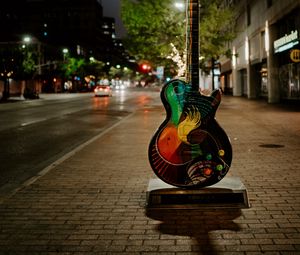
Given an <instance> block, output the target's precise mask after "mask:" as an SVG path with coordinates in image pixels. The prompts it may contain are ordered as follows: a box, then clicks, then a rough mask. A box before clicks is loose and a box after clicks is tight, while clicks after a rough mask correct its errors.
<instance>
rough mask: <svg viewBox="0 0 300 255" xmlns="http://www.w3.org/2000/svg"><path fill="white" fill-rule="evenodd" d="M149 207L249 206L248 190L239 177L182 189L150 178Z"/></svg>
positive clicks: (225, 178)
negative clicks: (200, 186) (199, 187)
mask: <svg viewBox="0 0 300 255" xmlns="http://www.w3.org/2000/svg"><path fill="white" fill-rule="evenodd" d="M146 206H147V208H149V209H150V208H161V209H162V208H166V209H170V208H176V209H179V208H180V209H199V208H220V207H222V208H249V207H250V205H249V201H248V196H247V190H246V187H245V186H244V184H243V183H242V182H241V180H240V179H239V178H238V177H224V178H223V179H222V180H221V181H220V182H218V183H216V184H214V185H212V186H209V187H205V188H201V189H182V188H178V187H175V186H172V185H169V184H167V183H165V182H163V181H162V180H160V179H158V178H157V179H150V181H149V185H148V190H147V205H146Z"/></svg>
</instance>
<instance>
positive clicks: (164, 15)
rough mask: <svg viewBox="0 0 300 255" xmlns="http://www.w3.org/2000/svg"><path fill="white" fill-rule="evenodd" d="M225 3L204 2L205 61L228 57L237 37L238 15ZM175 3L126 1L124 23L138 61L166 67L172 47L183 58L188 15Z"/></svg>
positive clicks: (167, 0) (217, 0) (202, 39)
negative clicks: (235, 22) (235, 23)
mask: <svg viewBox="0 0 300 255" xmlns="http://www.w3.org/2000/svg"><path fill="white" fill-rule="evenodd" d="M222 2H223V1H222V0H201V9H200V53H201V57H202V58H203V61H207V60H208V59H210V60H211V59H218V58H219V57H220V56H221V55H223V54H226V53H227V52H226V47H225V46H226V42H228V41H230V40H232V38H233V37H234V33H233V32H232V31H231V30H230V27H231V26H230V25H231V24H232V22H233V20H234V17H235V16H234V11H233V10H232V9H231V8H229V7H226V6H223V5H222ZM173 4H174V1H171V0H122V13H121V14H122V20H123V22H124V25H125V27H126V29H127V31H128V37H127V38H126V40H125V43H126V47H127V48H128V50H129V51H130V53H131V54H132V55H134V56H135V57H136V58H137V59H139V60H141V59H146V60H149V61H151V62H152V63H153V64H154V65H155V64H162V63H163V64H166V63H167V62H168V60H170V58H169V59H168V60H167V58H168V56H170V54H171V53H172V47H173V46H174V47H175V49H176V50H178V51H179V52H180V54H179V55H180V56H181V57H182V56H183V55H184V54H183V50H184V48H185V17H184V15H185V13H184V12H179V10H177V9H176V8H174V7H173ZM171 43H172V44H173V46H172V45H171Z"/></svg>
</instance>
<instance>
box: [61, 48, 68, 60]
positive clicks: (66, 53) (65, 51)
mask: <svg viewBox="0 0 300 255" xmlns="http://www.w3.org/2000/svg"><path fill="white" fill-rule="evenodd" d="M62 52H63V55H64V61H65V60H66V56H67V55H68V53H69V50H68V49H67V48H63V50H62Z"/></svg>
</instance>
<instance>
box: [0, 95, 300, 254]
mask: <svg viewBox="0 0 300 255" xmlns="http://www.w3.org/2000/svg"><path fill="white" fill-rule="evenodd" d="M223 101H224V102H223V103H222V105H221V109H220V110H219V111H218V113H217V119H218V121H219V122H220V124H221V126H222V127H223V128H224V129H225V130H226V131H227V133H228V135H229V136H230V137H231V140H232V145H233V149H234V159H233V164H232V168H231V170H230V172H229V173H228V175H232V176H238V177H240V178H241V179H242V181H243V182H244V184H245V186H246V187H247V189H248V195H249V198H250V203H251V208H250V209H243V210H237V209H231V210H229V209H228V210H226V209H222V210H221V209H220V210H175V209H173V210H161V211H146V209H145V208H144V205H145V202H146V189H147V186H148V181H149V179H150V178H153V177H154V176H153V173H152V170H151V169H150V166H149V164H148V159H147V147H148V142H149V140H150V138H151V135H152V134H153V132H154V130H155V129H156V128H157V127H158V125H159V124H160V123H161V121H162V120H163V119H164V113H163V110H162V107H158V106H152V107H151V106H150V107H147V108H144V109H141V110H139V111H137V112H135V113H134V114H132V115H130V116H129V117H128V118H126V119H124V120H123V121H121V122H120V123H119V124H118V125H117V126H115V127H114V128H113V129H111V130H109V131H108V132H107V133H106V134H105V135H103V136H101V137H100V138H98V139H97V140H95V141H93V142H92V143H90V144H89V145H87V146H86V147H84V148H83V149H82V150H80V151H78V152H76V154H75V155H73V156H71V157H69V158H68V159H66V160H65V161H63V162H62V163H60V164H58V165H56V166H55V167H54V168H52V169H51V170H50V171H48V172H46V173H45V174H44V175H43V176H41V177H40V178H38V179H37V180H35V181H34V182H33V183H31V184H28V185H27V186H25V187H23V188H22V189H20V190H19V191H18V192H17V193H16V194H14V195H13V196H11V197H10V198H8V199H7V200H5V201H4V202H3V203H2V204H1V205H0V254H3V255H4V254H5V255H7V254H28V255H29V254H30V255H35V254H39V255H40V254H43V255H44V254H63V255H67V254H68V255H70V254H71V255H73V254H74V255H75V254H77V255H79V254H84V255H94V254H99V255H100V254H148V255H150V254H164V255H175V254H182V255H185V254H222V255H223V254H224V255H226V254H247V255H248V254H249V255H250V254H251V255H252V254H253V255H254V254H269V255H271V254H300V203H299V201H300V198H299V194H300V185H299V181H300V174H299V171H300V159H299V158H300V157H299V154H300V131H299V127H300V117H297V116H299V112H292V111H285V110H282V109H280V108H276V107H271V106H268V105H266V104H264V103H259V102H253V101H249V100H244V99H239V98H232V97H225V98H224V99H223ZM275 145H278V146H275ZM281 146H282V147H281ZM269 147H277V148H269Z"/></svg>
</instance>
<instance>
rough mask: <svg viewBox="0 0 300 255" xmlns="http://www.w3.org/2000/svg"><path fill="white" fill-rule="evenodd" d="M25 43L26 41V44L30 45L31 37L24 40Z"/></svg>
mask: <svg viewBox="0 0 300 255" xmlns="http://www.w3.org/2000/svg"><path fill="white" fill-rule="evenodd" d="M23 41H24V42H25V43H30V42H31V37H30V36H25V37H24V38H23Z"/></svg>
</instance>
